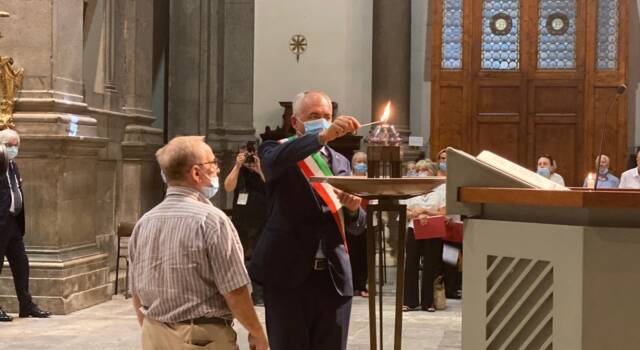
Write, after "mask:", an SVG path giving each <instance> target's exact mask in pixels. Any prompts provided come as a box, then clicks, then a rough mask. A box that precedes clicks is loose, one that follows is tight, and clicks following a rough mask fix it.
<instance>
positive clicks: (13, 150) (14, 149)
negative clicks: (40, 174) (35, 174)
mask: <svg viewBox="0 0 640 350" xmlns="http://www.w3.org/2000/svg"><path fill="white" fill-rule="evenodd" d="M6 150H7V157H8V158H9V159H10V160H13V159H15V158H16V157H17V156H18V146H11V147H7V148H6Z"/></svg>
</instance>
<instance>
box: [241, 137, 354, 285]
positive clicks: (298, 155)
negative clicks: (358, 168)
mask: <svg viewBox="0 0 640 350" xmlns="http://www.w3.org/2000/svg"><path fill="white" fill-rule="evenodd" d="M321 148H322V144H321V143H320V141H319V139H318V136H317V135H305V136H302V137H299V138H297V139H295V140H292V141H288V142H285V143H282V144H280V143H278V142H275V141H267V142H264V143H263V144H262V145H261V146H260V149H259V155H260V159H261V161H262V171H263V173H264V175H265V178H266V180H267V202H268V212H269V216H268V218H267V223H266V225H265V229H264V232H263V233H262V237H261V238H260V240H259V241H258V244H257V246H256V249H255V251H254V253H253V258H252V261H251V264H250V266H249V273H250V275H251V278H252V279H253V280H254V281H256V282H258V283H260V284H262V285H264V286H266V287H268V288H269V287H274V288H294V287H296V286H298V285H300V284H302V283H303V282H304V281H305V280H306V279H307V278H308V277H309V275H310V274H311V273H312V271H313V263H314V259H315V255H316V251H317V249H318V245H319V242H320V239H321V238H322V239H323V242H324V248H325V249H324V252H325V255H326V256H327V259H328V261H329V271H330V273H331V278H332V280H333V284H334V286H335V288H336V290H337V292H338V293H339V294H340V295H345V296H350V295H353V283H352V277H351V264H350V263H349V256H348V254H347V252H346V250H345V247H344V244H343V241H342V237H341V235H340V232H339V230H338V226H337V224H336V222H335V221H334V219H333V216H332V214H331V212H330V211H329V210H328V207H327V206H326V205H325V204H324V202H323V201H322V199H320V197H319V196H318V195H317V193H316V192H315V190H314V189H313V188H312V187H311V185H310V184H309V182H308V181H307V179H306V178H305V177H304V175H303V174H302V172H301V171H300V169H299V168H298V165H297V163H298V162H299V161H301V160H303V159H305V158H306V157H307V156H309V155H311V154H312V153H315V152H318V151H319V150H320V149H321ZM327 148H328V147H327ZM329 153H330V156H331V168H332V171H333V174H334V175H343V176H344V175H350V173H351V167H350V165H349V161H348V160H347V159H346V158H345V157H344V156H342V155H340V154H339V153H337V152H335V151H334V150H332V149H330V148H329ZM343 210H345V209H343ZM344 217H345V226H346V231H347V232H346V233H347V234H359V233H361V232H362V231H363V230H362V227H363V226H364V225H365V218H366V216H365V213H364V211H363V210H362V209H360V210H359V211H358V213H357V215H355V216H351V215H350V214H348V213H347V212H346V210H345V213H344Z"/></svg>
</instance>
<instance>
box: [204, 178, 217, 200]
mask: <svg viewBox="0 0 640 350" xmlns="http://www.w3.org/2000/svg"><path fill="white" fill-rule="evenodd" d="M205 176H206V177H207V179H209V181H211V185H209V186H206V187H203V188H202V194H203V195H204V196H205V197H207V198H212V197H213V196H215V195H216V193H218V189H219V188H220V181H219V180H218V177H217V176H213V177H209V176H208V175H205Z"/></svg>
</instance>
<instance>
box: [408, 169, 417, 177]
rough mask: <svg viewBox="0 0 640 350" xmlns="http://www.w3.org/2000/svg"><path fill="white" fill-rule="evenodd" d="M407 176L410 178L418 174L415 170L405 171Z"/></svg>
mask: <svg viewBox="0 0 640 350" xmlns="http://www.w3.org/2000/svg"><path fill="white" fill-rule="evenodd" d="M407 176H410V177H414V176H418V173H417V172H416V171H415V170H409V171H407Z"/></svg>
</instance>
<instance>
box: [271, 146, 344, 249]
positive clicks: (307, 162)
mask: <svg viewBox="0 0 640 350" xmlns="http://www.w3.org/2000/svg"><path fill="white" fill-rule="evenodd" d="M295 139H296V136H291V137H288V138H286V139H282V140H280V141H279V142H280V143H285V142H287V141H291V140H295ZM298 168H300V171H301V172H302V174H303V175H304V177H305V178H307V180H309V184H311V187H313V188H314V189H315V190H316V192H317V193H318V194H319V195H320V198H322V200H323V201H324V203H325V204H326V205H327V206H328V207H329V209H330V210H331V214H332V215H333V219H334V220H335V221H336V225H338V230H339V231H340V236H342V242H343V243H344V248H345V250H346V251H347V252H349V248H348V247H347V236H346V232H345V226H344V213H343V212H342V210H341V209H342V203H340V200H338V196H337V195H336V193H335V192H334V191H333V186H331V185H329V184H328V183H320V182H311V180H310V178H311V177H312V176H333V172H332V171H331V168H329V164H327V162H326V161H325V160H324V158H322V155H321V154H320V152H315V153H313V154H312V155H310V156H308V157H307V158H305V159H303V160H301V161H299V162H298Z"/></svg>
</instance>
